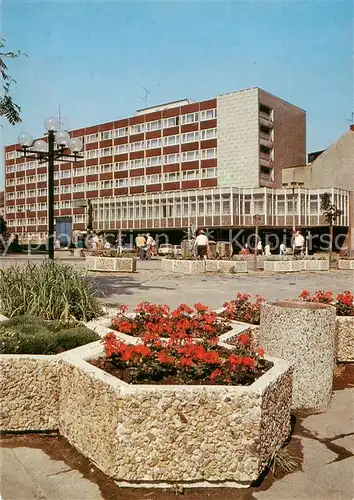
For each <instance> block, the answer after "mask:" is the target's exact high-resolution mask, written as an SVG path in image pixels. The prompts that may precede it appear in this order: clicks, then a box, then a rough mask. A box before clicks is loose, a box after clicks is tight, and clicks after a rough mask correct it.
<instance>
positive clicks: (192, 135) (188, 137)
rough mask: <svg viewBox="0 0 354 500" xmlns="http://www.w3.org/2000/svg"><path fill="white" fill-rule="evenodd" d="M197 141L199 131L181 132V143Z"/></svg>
mask: <svg viewBox="0 0 354 500" xmlns="http://www.w3.org/2000/svg"><path fill="white" fill-rule="evenodd" d="M198 141H199V132H198V131H196V132H186V133H185V134H182V140H181V143H182V144H185V143H188V142H198Z"/></svg>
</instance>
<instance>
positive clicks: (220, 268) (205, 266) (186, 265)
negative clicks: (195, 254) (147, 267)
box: [161, 259, 247, 274]
mask: <svg viewBox="0 0 354 500" xmlns="http://www.w3.org/2000/svg"><path fill="white" fill-rule="evenodd" d="M161 262H162V264H161V269H162V270H163V271H167V272H170V273H180V274H200V273H206V272H215V273H217V272H219V273H247V262H246V261H240V260H211V259H209V260H206V261H205V262H204V261H202V260H184V259H180V260H179V259H162V261H161Z"/></svg>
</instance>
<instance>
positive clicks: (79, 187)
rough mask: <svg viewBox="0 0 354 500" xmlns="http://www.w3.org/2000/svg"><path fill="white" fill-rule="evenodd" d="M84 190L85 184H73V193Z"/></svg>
mask: <svg viewBox="0 0 354 500" xmlns="http://www.w3.org/2000/svg"><path fill="white" fill-rule="evenodd" d="M83 191H85V184H73V193H81V192H83Z"/></svg>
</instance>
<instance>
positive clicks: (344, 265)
mask: <svg viewBox="0 0 354 500" xmlns="http://www.w3.org/2000/svg"><path fill="white" fill-rule="evenodd" d="M338 269H349V270H352V271H354V259H339V260H338Z"/></svg>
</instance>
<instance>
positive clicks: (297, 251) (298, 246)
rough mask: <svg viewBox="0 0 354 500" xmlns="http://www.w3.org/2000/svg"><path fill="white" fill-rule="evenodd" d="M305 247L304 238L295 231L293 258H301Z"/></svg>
mask: <svg viewBox="0 0 354 500" xmlns="http://www.w3.org/2000/svg"><path fill="white" fill-rule="evenodd" d="M304 245H305V238H304V237H303V236H302V234H301V233H300V231H296V233H295V236H294V256H295V257H302V255H303V250H304Z"/></svg>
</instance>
